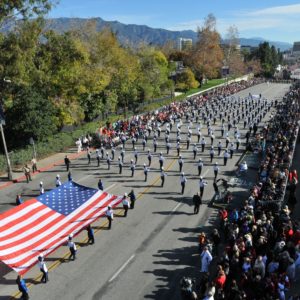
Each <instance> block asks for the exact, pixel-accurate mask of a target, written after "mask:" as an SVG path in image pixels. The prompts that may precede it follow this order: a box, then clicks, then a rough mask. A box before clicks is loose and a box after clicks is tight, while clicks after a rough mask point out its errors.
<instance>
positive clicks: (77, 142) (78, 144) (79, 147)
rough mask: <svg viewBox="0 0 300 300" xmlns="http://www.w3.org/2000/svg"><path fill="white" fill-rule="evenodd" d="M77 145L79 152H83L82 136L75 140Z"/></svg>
mask: <svg viewBox="0 0 300 300" xmlns="http://www.w3.org/2000/svg"><path fill="white" fill-rule="evenodd" d="M75 145H76V147H77V153H79V152H81V147H82V143H81V139H80V138H78V140H77V141H76V142H75Z"/></svg>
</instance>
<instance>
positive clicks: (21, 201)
mask: <svg viewBox="0 0 300 300" xmlns="http://www.w3.org/2000/svg"><path fill="white" fill-rule="evenodd" d="M23 202H24V201H23V199H22V198H21V195H17V198H16V204H17V205H20V204H22V203H23Z"/></svg>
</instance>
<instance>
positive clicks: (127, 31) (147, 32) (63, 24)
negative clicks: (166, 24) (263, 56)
mask: <svg viewBox="0 0 300 300" xmlns="http://www.w3.org/2000/svg"><path fill="white" fill-rule="evenodd" d="M89 21H93V22H95V24H96V29H97V30H99V31H100V30H101V29H103V28H105V27H109V28H111V30H112V31H113V32H115V34H116V35H117V37H118V39H119V41H120V42H121V43H122V44H129V45H132V46H134V45H137V44H139V43H141V42H143V43H146V44H152V45H162V44H164V43H165V42H167V41H174V42H176V41H177V39H178V38H180V37H181V38H189V39H192V40H193V42H195V41H196V40H197V33H196V32H195V31H193V30H183V31H171V30H167V29H161V28H151V27H149V26H146V25H135V24H123V23H120V22H118V21H105V20H103V19H102V18H91V19H84V18H55V19H47V20H46V28H47V29H52V30H54V31H57V32H60V33H62V32H65V31H68V30H70V29H78V28H82V27H84V25H85V24H87V23H88V22H89ZM12 27H13V25H12V24H7V26H6V27H4V28H2V30H1V31H8V30H10V29H11V28H12ZM264 41H268V40H266V39H263V38H240V44H241V46H252V47H255V46H258V45H259V44H260V43H262V42H264ZM268 42H269V43H270V45H274V46H275V47H276V48H279V49H280V50H281V51H285V50H288V49H290V48H292V45H291V44H289V43H285V42H278V41H268Z"/></svg>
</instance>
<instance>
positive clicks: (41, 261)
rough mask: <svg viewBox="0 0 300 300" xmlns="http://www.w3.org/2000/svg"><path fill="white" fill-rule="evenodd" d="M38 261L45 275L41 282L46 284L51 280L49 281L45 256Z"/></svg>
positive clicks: (41, 256)
mask: <svg viewBox="0 0 300 300" xmlns="http://www.w3.org/2000/svg"><path fill="white" fill-rule="evenodd" d="M38 260H39V269H40V271H41V272H42V273H43V276H42V279H41V282H44V283H46V282H47V281H48V280H49V279H48V269H47V266H46V263H45V261H44V257H43V255H40V256H39V257H38Z"/></svg>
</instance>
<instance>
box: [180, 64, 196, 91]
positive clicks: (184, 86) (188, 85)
mask: <svg viewBox="0 0 300 300" xmlns="http://www.w3.org/2000/svg"><path fill="white" fill-rule="evenodd" d="M198 86H199V82H198V81H197V80H196V79H195V76H194V73H193V72H192V70H191V69H190V68H186V69H185V70H184V71H183V72H181V73H179V74H178V75H177V77H176V88H177V89H179V90H182V91H187V90H189V89H194V88H197V87H198Z"/></svg>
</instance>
